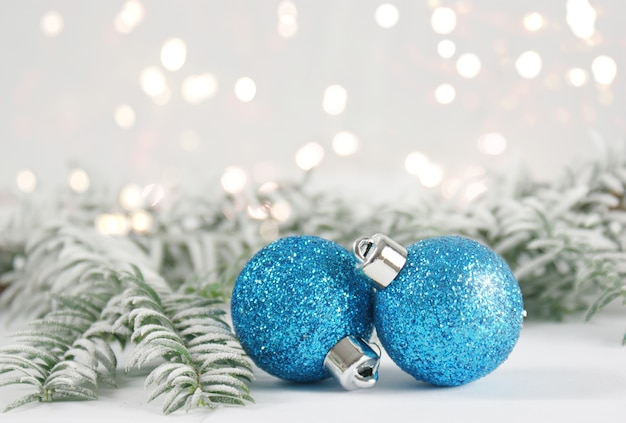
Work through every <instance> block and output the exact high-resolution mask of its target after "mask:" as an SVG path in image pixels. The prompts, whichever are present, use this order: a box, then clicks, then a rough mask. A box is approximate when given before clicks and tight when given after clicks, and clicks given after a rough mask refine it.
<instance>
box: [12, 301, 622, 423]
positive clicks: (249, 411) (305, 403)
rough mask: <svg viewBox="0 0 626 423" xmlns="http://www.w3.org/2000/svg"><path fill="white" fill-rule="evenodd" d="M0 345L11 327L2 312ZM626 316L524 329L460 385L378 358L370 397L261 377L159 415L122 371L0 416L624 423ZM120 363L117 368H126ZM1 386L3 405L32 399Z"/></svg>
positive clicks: (137, 382)
mask: <svg viewBox="0 0 626 423" xmlns="http://www.w3.org/2000/svg"><path fill="white" fill-rule="evenodd" d="M0 320H1V321H0V323H2V326H1V328H0V345H2V344H6V343H7V342H8V339H7V338H6V337H5V335H6V332H7V328H6V325H5V324H4V320H3V319H2V316H1V315H0ZM624 332H626V312H625V311H624V310H623V308H621V309H617V310H611V311H605V312H603V313H601V314H600V315H598V316H596V317H595V318H594V319H593V320H592V321H591V322H588V323H583V322H581V321H580V319H574V320H573V321H571V322H567V323H553V322H533V321H530V322H526V325H525V327H524V329H523V331H522V335H521V338H520V340H519V343H518V344H517V346H516V348H515V350H514V351H513V353H512V354H511V356H510V357H509V359H508V360H507V361H506V362H505V363H504V364H503V365H502V366H500V367H499V368H498V369H497V370H496V371H495V372H493V373H491V374H490V375H488V376H487V377H485V378H483V379H481V380H478V381H475V382H473V383H470V384H468V385H465V386H462V387H458V388H436V387H430V386H428V385H425V384H422V383H419V382H417V381H415V380H414V379H413V378H412V377H410V376H408V375H406V374H404V373H403V372H402V371H401V370H400V369H398V368H397V367H396V366H395V365H394V364H393V362H391V361H390V360H389V358H388V357H386V356H383V359H382V363H381V368H380V377H379V381H378V383H377V384H376V386H375V387H374V388H372V389H368V390H360V391H352V392H345V391H342V390H341V388H339V386H338V384H337V383H336V382H335V381H334V380H327V381H324V382H322V383H318V384H309V385H295V384H291V383H286V382H282V381H280V380H278V379H275V378H273V377H271V376H269V375H267V374H265V373H263V372H260V371H257V380H256V381H255V382H254V383H253V385H252V395H253V397H254V398H255V400H256V403H255V404H253V405H249V406H246V407H229V408H219V409H217V410H215V411H209V410H206V409H202V410H194V411H192V412H190V413H185V412H177V413H175V414H173V415H170V416H163V415H162V414H161V410H160V402H159V400H158V399H157V400H156V401H154V402H152V403H146V396H147V394H146V391H145V390H144V389H143V378H142V377H130V376H128V375H124V374H123V372H122V371H120V374H119V381H118V385H119V388H118V389H103V390H102V391H101V392H100V399H99V400H98V401H88V402H61V403H53V404H39V403H36V404H32V405H27V406H24V407H22V408H19V409H16V410H13V411H11V412H9V413H4V414H0V422H2V423H5V422H6V423H17V422H28V423H34V422H115V421H118V422H144V421H145V422H151V423H152V422H182V421H184V422H204V421H206V422H229V423H238V422H356V421H361V422H368V421H373V422H383V423H387V422H391V421H398V422H403V421H413V422H419V423H427V422H461V421H465V422H483V423H488V422H507V423H510V422H568V423H571V422H594V423H598V422H623V421H624V419H626V347H622V346H621V339H622V337H623V335H624ZM122 365H123V363H122ZM30 392H31V390H30V388H29V387H28V386H24V387H22V386H18V387H4V388H0V406H2V407H4V406H6V405H7V404H8V403H10V402H11V401H12V400H14V399H16V398H18V397H19V396H21V395H24V394H27V393H30Z"/></svg>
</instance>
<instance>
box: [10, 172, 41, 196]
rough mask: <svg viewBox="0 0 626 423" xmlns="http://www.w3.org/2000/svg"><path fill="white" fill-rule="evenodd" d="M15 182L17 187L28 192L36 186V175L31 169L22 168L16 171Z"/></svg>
mask: <svg viewBox="0 0 626 423" xmlns="http://www.w3.org/2000/svg"><path fill="white" fill-rule="evenodd" d="M15 183H16V185H17V189H19V190H20V191H22V192H23V193H25V194H29V193H31V192H33V191H35V188H37V177H36V176H35V174H34V173H33V171H32V170H30V169H22V170H20V171H19V172H17V176H16V178H15Z"/></svg>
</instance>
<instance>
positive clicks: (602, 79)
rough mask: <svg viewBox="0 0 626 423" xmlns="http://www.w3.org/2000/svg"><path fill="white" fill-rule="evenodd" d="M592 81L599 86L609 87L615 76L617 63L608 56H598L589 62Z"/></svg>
mask: <svg viewBox="0 0 626 423" xmlns="http://www.w3.org/2000/svg"><path fill="white" fill-rule="evenodd" d="M591 72H592V73H593V79H595V80H596V82H597V83H598V84H601V85H611V83H612V82H613V80H614V79H615V77H616V76H617V63H615V60H613V59H612V58H610V57H609V56H598V57H596V58H595V59H593V62H591Z"/></svg>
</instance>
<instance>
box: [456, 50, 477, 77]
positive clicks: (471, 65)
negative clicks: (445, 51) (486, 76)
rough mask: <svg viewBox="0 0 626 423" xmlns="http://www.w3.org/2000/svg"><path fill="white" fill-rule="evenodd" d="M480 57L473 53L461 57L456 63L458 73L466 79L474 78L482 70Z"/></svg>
mask: <svg viewBox="0 0 626 423" xmlns="http://www.w3.org/2000/svg"><path fill="white" fill-rule="evenodd" d="M481 66H482V65H481V63H480V59H479V58H478V56H476V55H475V54H473V53H465V54H462V55H461V56H459V58H458V59H457V61H456V71H457V72H458V73H459V75H461V76H462V77H464V78H468V79H469V78H474V77H476V75H478V73H479V72H480V69H481Z"/></svg>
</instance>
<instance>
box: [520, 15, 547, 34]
mask: <svg viewBox="0 0 626 423" xmlns="http://www.w3.org/2000/svg"><path fill="white" fill-rule="evenodd" d="M543 24H544V22H543V16H541V14H540V13H538V12H532V13H528V14H526V15H525V16H524V28H526V30H527V31H530V32H535V31H539V30H540V29H541V28H543Z"/></svg>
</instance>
